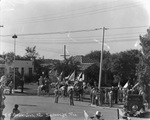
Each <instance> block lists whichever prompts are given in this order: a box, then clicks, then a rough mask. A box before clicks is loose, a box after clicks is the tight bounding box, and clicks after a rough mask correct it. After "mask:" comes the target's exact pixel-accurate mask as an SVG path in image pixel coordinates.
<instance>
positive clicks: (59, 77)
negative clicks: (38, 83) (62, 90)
mask: <svg viewBox="0 0 150 120" xmlns="http://www.w3.org/2000/svg"><path fill="white" fill-rule="evenodd" d="M62 74H63V71H62V72H61V73H60V75H59V76H58V77H57V79H58V80H59V81H61V79H62Z"/></svg>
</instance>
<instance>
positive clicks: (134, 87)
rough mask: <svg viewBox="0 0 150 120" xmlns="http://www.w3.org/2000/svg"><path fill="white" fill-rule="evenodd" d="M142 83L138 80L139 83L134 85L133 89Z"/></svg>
mask: <svg viewBox="0 0 150 120" xmlns="http://www.w3.org/2000/svg"><path fill="white" fill-rule="evenodd" d="M139 85H140V83H139V82H138V83H136V84H135V85H134V86H133V88H132V90H133V89H135V88H136V87H137V86H139Z"/></svg>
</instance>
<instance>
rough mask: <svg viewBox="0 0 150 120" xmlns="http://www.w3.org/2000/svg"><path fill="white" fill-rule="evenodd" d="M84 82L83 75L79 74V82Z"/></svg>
mask: <svg viewBox="0 0 150 120" xmlns="http://www.w3.org/2000/svg"><path fill="white" fill-rule="evenodd" d="M83 80H84V73H82V74H81V76H80V79H79V81H81V82H82V81H83Z"/></svg>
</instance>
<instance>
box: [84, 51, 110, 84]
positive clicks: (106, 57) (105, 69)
mask: <svg viewBox="0 0 150 120" xmlns="http://www.w3.org/2000/svg"><path fill="white" fill-rule="evenodd" d="M100 56H101V51H92V52H91V53H89V54H87V55H85V57H87V58H90V59H91V60H93V62H94V63H95V64H97V65H96V66H92V67H90V68H89V69H88V77H90V78H91V79H92V78H93V79H94V80H96V82H97V83H98V81H99V66H100ZM97 66H98V68H97ZM110 68H111V54H110V52H109V51H104V52H103V64H102V81H101V82H102V83H101V84H102V86H109V85H110V84H111V81H110V80H111V77H112V73H111V71H110ZM90 69H91V70H90ZM90 71H92V72H93V71H94V73H93V74H92V73H90Z"/></svg>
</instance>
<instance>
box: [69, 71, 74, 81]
mask: <svg viewBox="0 0 150 120" xmlns="http://www.w3.org/2000/svg"><path fill="white" fill-rule="evenodd" d="M74 79H75V71H74V72H73V73H72V74H71V75H70V77H69V81H74Z"/></svg>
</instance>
